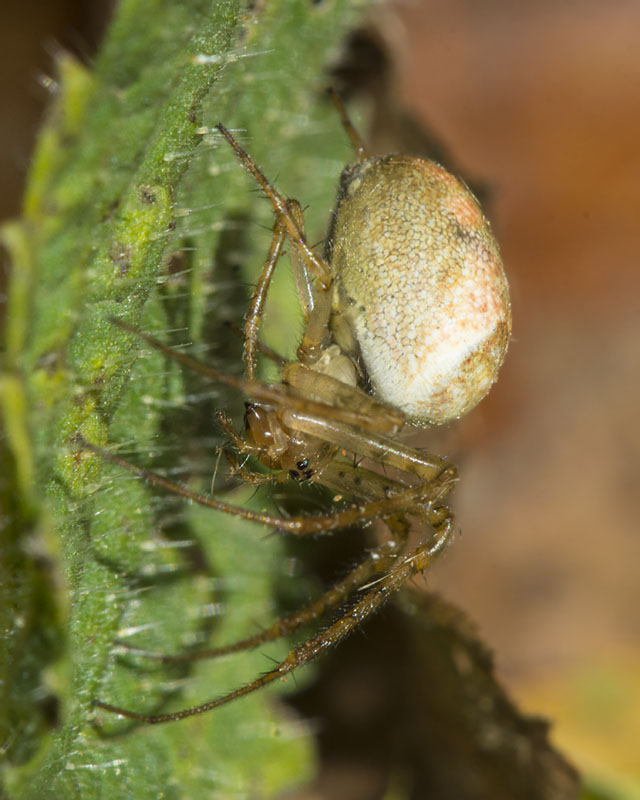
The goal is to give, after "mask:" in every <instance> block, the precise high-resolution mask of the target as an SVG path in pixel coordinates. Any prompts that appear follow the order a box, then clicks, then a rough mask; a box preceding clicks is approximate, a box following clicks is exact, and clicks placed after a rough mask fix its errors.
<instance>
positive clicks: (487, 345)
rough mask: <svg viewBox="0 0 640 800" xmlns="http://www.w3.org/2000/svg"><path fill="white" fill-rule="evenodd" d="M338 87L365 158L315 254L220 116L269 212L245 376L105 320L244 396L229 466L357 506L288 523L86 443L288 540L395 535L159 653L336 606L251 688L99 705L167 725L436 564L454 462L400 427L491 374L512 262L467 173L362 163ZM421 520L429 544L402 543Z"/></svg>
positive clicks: (328, 642) (448, 407) (314, 649)
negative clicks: (267, 316) (293, 345)
mask: <svg viewBox="0 0 640 800" xmlns="http://www.w3.org/2000/svg"><path fill="white" fill-rule="evenodd" d="M331 96H332V99H333V101H334V104H335V105H336V108H337V110H338V113H339V115H340V118H341V121H342V124H343V126H344V128H345V130H346V132H347V134H348V136H349V138H350V140H351V142H352V144H353V146H354V150H355V154H356V160H355V161H354V163H352V164H349V165H348V166H347V167H346V168H345V169H344V171H343V173H342V177H341V180H340V186H339V191H338V199H337V203H336V207H335V209H334V212H333V215H332V220H331V224H330V228H329V234H328V237H327V244H326V247H325V252H324V254H323V255H322V256H319V255H318V254H317V253H316V252H315V251H314V250H313V249H312V248H311V247H310V246H309V244H308V242H307V239H306V235H305V229H304V219H303V214H302V209H301V206H300V204H299V203H298V201H297V200H294V199H292V198H287V197H284V196H282V195H281V194H280V193H279V192H278V191H277V189H276V188H275V187H274V186H273V185H272V184H271V183H270V182H269V181H268V180H267V178H266V177H265V175H264V174H263V172H262V171H261V169H260V168H259V167H258V165H257V164H256V162H255V161H254V160H253V158H252V157H251V156H250V155H249V154H248V153H247V152H245V150H244V149H243V148H242V147H241V146H240V144H239V143H238V142H237V141H236V139H235V138H234V136H233V135H232V134H231V133H230V132H229V131H228V130H227V129H226V128H225V127H224V126H223V125H222V124H219V125H218V126H217V129H218V131H219V133H220V134H221V136H222V137H224V139H226V140H227V142H228V143H229V145H230V146H231V147H232V148H233V150H234V151H235V154H236V155H237V157H238V159H239V160H240V162H241V163H242V165H243V166H244V167H245V169H246V170H248V172H249V173H251V175H252V176H253V177H254V178H255V180H256V181H257V183H258V185H259V186H260V187H261V189H262V191H263V192H264V194H265V195H266V197H267V198H268V200H269V201H270V203H271V206H272V208H273V212H274V217H275V222H274V226H273V236H272V240H271V246H270V248H269V253H268V255H267V259H266V261H265V264H264V266H263V268H262V271H261V273H260V276H259V279H258V282H257V285H256V287H255V290H254V292H253V295H252V298H251V301H250V304H249V309H248V312H247V315H246V319H245V325H244V333H243V335H244V354H245V361H246V374H245V376H244V377H242V378H237V377H233V376H231V375H228V374H225V373H223V372H219V371H216V370H214V369H212V368H210V367H208V366H206V365H204V364H203V363H201V362H199V361H197V360H195V359H193V358H191V357H190V356H188V355H186V354H184V353H182V352H180V351H175V350H172V349H171V348H169V347H167V346H166V345H164V344H163V343H162V342H160V341H158V340H156V339H155V338H153V337H151V336H149V335H148V334H146V333H143V332H141V331H139V330H137V329H136V328H134V327H132V326H131V325H130V324H129V323H128V322H126V321H125V320H123V319H113V320H112V321H113V323H114V324H116V325H118V326H119V327H120V328H122V329H123V330H125V331H127V332H128V333H130V334H131V335H133V336H135V337H139V338H141V339H143V340H144V341H146V342H147V343H148V344H149V345H151V346H152V347H153V348H156V349H157V350H159V351H161V352H163V353H164V354H165V355H167V356H168V357H170V358H172V359H174V360H175V361H177V362H179V363H180V364H182V365H183V366H185V367H187V368H189V369H192V370H195V371H196V372H199V373H201V374H203V375H204V376H205V377H207V378H209V379H211V380H213V381H217V382H219V383H221V384H225V385H227V386H228V387H231V388H232V389H234V390H236V391H238V392H240V393H242V394H243V395H244V396H245V397H246V399H247V402H246V414H245V430H244V431H243V432H242V433H239V432H237V431H236V430H235V429H234V427H233V426H232V424H231V421H230V419H229V418H228V417H227V416H226V414H224V413H223V412H219V413H218V421H219V422H220V424H221V426H222V428H223V429H224V431H225V432H226V435H227V437H228V440H229V445H230V449H231V453H230V455H229V458H230V461H231V465H232V470H233V471H234V472H235V473H236V474H238V475H240V476H241V477H242V479H243V480H245V481H246V482H248V483H250V484H255V485H258V484H262V483H280V482H284V481H296V482H300V483H318V484H321V485H322V486H325V487H328V488H330V489H331V490H333V491H335V492H337V493H339V494H340V496H345V497H347V498H350V503H349V505H347V506H346V507H343V508H340V509H339V510H333V511H329V512H328V513H324V514H317V515H310V516H297V517H290V518H288V517H283V516H277V515H274V514H269V513H262V512H258V511H253V510H250V509H247V508H244V507H239V506H234V505H230V504H229V503H226V502H223V501H221V500H218V499H216V498H214V497H212V496H210V495H205V494H199V493H196V492H193V491H191V490H189V489H188V488H186V487H185V486H183V485H180V484H177V483H174V482H172V481H169V480H167V479H166V478H163V477H161V476H160V475H157V474H155V473H151V472H149V471H147V470H145V469H142V468H139V467H137V466H135V465H133V464H131V463H129V462H128V461H125V460H124V459H121V458H120V457H119V456H117V455H116V454H115V453H113V452H111V451H109V450H103V449H102V448H99V447H97V446H96V445H93V444H91V443H89V442H83V443H82V446H83V447H84V448H85V449H87V450H89V451H92V452H94V453H97V454H99V455H100V456H101V457H103V458H105V459H108V460H109V461H111V462H113V463H115V464H118V465H120V466H121V467H123V468H124V469H126V470H128V471H130V472H132V473H134V474H137V475H138V476H140V477H141V478H142V479H144V480H146V481H148V482H150V483H151V484H153V485H155V486H158V487H161V488H165V489H167V490H169V491H170V492H173V493H175V494H177V495H181V496H183V497H185V498H187V499H189V500H192V501H194V502H196V503H199V504H201V505H204V506H208V507H210V508H213V509H216V510H218V511H222V512H224V513H227V514H233V515H236V516H238V517H242V518H244V519H247V520H252V521H255V522H258V523H262V524H263V525H267V526H269V527H271V528H273V529H276V530H278V531H281V532H283V533H288V534H292V535H294V536H307V535H312V534H320V533H327V532H330V531H337V530H339V529H341V528H346V527H348V526H352V525H358V524H360V525H362V524H366V523H368V522H371V521H374V520H382V521H383V522H384V524H385V525H386V526H387V528H388V532H389V536H388V538H387V540H386V541H385V542H384V543H382V544H379V545H378V546H376V547H374V548H373V549H371V550H369V551H367V552H366V554H365V555H364V557H363V559H362V561H361V562H360V563H359V564H358V565H357V566H356V567H355V568H354V569H352V571H351V572H350V573H349V574H347V575H346V576H345V577H344V578H342V579H341V580H339V581H338V582H337V583H335V584H334V585H333V586H332V587H331V588H330V589H328V591H326V592H325V593H324V594H322V595H321V596H320V597H318V598H317V599H316V600H315V601H313V602H312V603H311V604H309V605H308V606H306V607H304V608H302V609H300V610H299V611H297V612H296V613H294V614H291V615H290V616H288V617H285V618H283V619H280V620H278V621H277V622H275V623H274V624H273V625H271V627H269V628H267V629H266V630H264V631H261V632H260V633H258V634H256V635H255V636H251V637H249V638H247V639H244V640H242V641H239V642H235V643H234V644H231V645H229V646H224V647H220V648H217V649H214V650H209V651H206V652H202V653H188V654H184V655H183V656H180V655H177V656H162V657H161V658H163V659H164V660H167V661H170V660H194V659H195V658H203V657H214V656H219V655H224V654H229V653H234V652H238V651H242V650H246V649H249V648H253V647H256V646H258V645H260V644H262V643H265V642H268V641H272V640H274V639H276V638H279V637H282V636H285V635H288V634H291V633H292V632H294V631H295V630H297V629H299V628H301V627H302V626H304V625H307V624H308V623H311V622H314V621H316V620H318V619H320V618H321V617H323V616H325V615H326V614H327V613H328V612H330V611H332V610H335V609H342V610H341V612H340V614H339V616H338V617H337V619H335V621H334V622H332V623H331V624H329V625H328V627H326V628H324V629H323V630H321V631H320V632H319V633H317V634H315V635H314V636H312V637H311V638H310V639H308V640H307V641H304V642H303V643H302V644H299V645H298V646H296V647H294V648H293V649H292V650H291V651H290V652H289V654H288V655H287V656H286V658H285V659H284V661H282V662H281V663H279V664H278V665H277V666H275V667H274V668H273V669H271V670H269V671H268V672H266V673H264V674H262V675H260V676H258V677H257V678H255V679H254V680H253V681H251V682H249V683H247V684H246V685H244V686H241V687H240V688H237V689H235V690H234V691H232V692H230V693H228V694H226V695H224V696H221V697H217V698H215V699H213V700H210V701H208V702H205V703H203V704H202V705H199V706H195V707H192V708H187V709H184V710H182V711H178V712H173V713H166V714H155V715H148V714H142V713H138V712H136V711H133V710H130V709H125V708H120V707H119V706H115V705H112V704H110V703H106V702H103V701H102V700H96V701H94V705H95V706H96V707H98V708H102V709H105V710H107V711H111V712H114V713H117V714H119V715H121V716H124V717H128V718H131V719H135V720H140V721H142V722H147V723H160V722H169V721H174V720H179V719H183V718H185V717H190V716H193V715H195V714H200V713H202V712H204V711H209V710H211V709H214V708H217V707H218V706H221V705H224V704H226V703H229V702H231V701H232V700H235V699H237V698H239V697H241V696H243V695H246V694H249V693H251V692H253V691H255V690H256V689H259V688H261V687H263V686H266V685H267V684H269V683H271V682H272V681H274V680H277V679H279V678H282V677H284V676H285V675H287V674H288V673H289V672H291V671H292V670H294V669H296V668H297V667H299V666H301V665H303V664H305V663H307V662H308V661H310V660H311V659H313V658H315V657H316V656H317V655H319V654H320V653H322V652H323V651H325V650H327V649H328V648H330V647H332V646H333V645H335V644H336V643H337V642H339V641H340V640H341V639H343V638H344V637H345V636H347V635H348V634H349V633H351V632H352V631H353V630H354V629H355V628H356V627H358V626H359V625H361V624H362V623H363V622H364V620H366V619H367V618H368V617H370V616H371V615H372V614H373V613H375V612H376V611H377V610H378V609H379V608H380V607H381V606H382V605H383V604H384V603H385V602H386V601H387V600H388V599H389V597H390V596H391V595H392V594H393V592H395V591H397V590H398V589H400V588H401V587H402V586H403V585H404V584H405V583H406V582H407V581H408V580H410V579H411V578H412V577H413V576H415V575H416V574H418V573H421V572H423V571H424V570H426V569H427V568H428V567H429V566H430V564H431V563H432V561H433V559H434V558H435V557H436V556H437V555H438V554H439V553H440V552H442V550H443V549H444V548H445V547H446V545H447V543H448V542H449V540H450V539H451V536H452V531H453V518H452V513H451V511H450V509H449V507H448V506H447V504H446V501H447V497H448V495H449V493H450V492H451V490H452V488H453V486H454V484H455V482H456V469H455V466H454V465H453V464H451V463H449V462H448V461H446V460H445V459H443V458H440V457H438V456H436V455H431V454H428V453H425V452H422V451H419V450H416V449H414V448H411V447H409V446H407V445H405V444H403V443H401V442H400V441H399V439H398V434H399V433H400V431H401V430H402V429H403V428H405V427H406V426H409V425H411V424H414V425H419V426H423V427H424V426H430V425H436V424H442V423H446V422H448V421H451V420H453V419H456V418H458V417H459V416H461V415H462V414H464V413H465V412H466V411H468V410H469V409H471V408H472V407H473V406H475V405H476V404H477V403H478V402H479V400H481V399H482V397H484V395H485V394H486V393H487V391H488V390H489V388H490V386H491V385H492V383H493V382H494V381H495V379H496V377H497V372H498V370H499V367H500V365H501V363H502V360H503V358H504V354H505V351H506V348H507V343H508V339H509V336H510V331H511V315H510V303H509V292H508V286H507V282H506V278H505V275H504V271H503V267H502V262H501V259H500V255H499V252H498V248H497V245H496V243H495V240H494V238H493V235H492V233H491V230H490V228H489V225H488V223H487V221H486V220H485V218H484V216H483V215H482V212H481V210H480V207H479V206H478V203H477V201H476V200H475V198H474V197H473V195H472V194H471V193H470V192H469V190H468V189H467V188H466V187H465V186H464V185H463V184H462V183H461V182H460V181H458V180H457V179H456V178H454V177H453V176H452V175H451V174H450V173H448V172H447V171H446V170H444V169H443V168H442V167H440V166H439V165H438V164H435V163H434V162H432V161H429V160H427V159H424V158H419V157H413V156H405V155H396V154H391V155H385V156H368V155H367V152H366V148H365V146H364V144H363V143H362V141H361V140H360V138H359V136H358V134H357V133H356V131H355V129H354V128H353V126H352V124H351V122H350V121H349V119H348V117H347V115H346V112H345V110H344V108H343V106H342V104H341V102H340V100H339V99H338V97H337V96H336V95H335V93H331ZM287 243H288V246H289V250H290V257H291V264H292V270H293V275H294V279H295V284H296V288H297V292H298V297H299V301H300V304H301V307H302V312H303V316H304V321H305V326H304V333H303V337H302V341H301V343H300V345H299V347H298V349H297V360H295V361H285V360H283V359H280V358H278V357H277V356H276V355H275V354H273V353H272V352H271V351H270V350H268V348H265V347H264V346H263V345H262V344H261V343H260V340H259V331H260V323H261V320H262V315H263V310H264V306H265V300H266V297H267V294H268V291H269V286H270V283H271V278H272V275H273V272H274V269H275V267H276V264H277V262H278V260H279V258H280V255H281V253H282V250H283V247H284V246H285V244H287ZM260 351H262V352H263V353H265V354H266V355H267V356H268V357H270V358H272V359H273V360H274V361H276V362H277V363H278V366H279V372H280V381H279V382H277V383H276V382H274V383H265V382H263V381H261V380H260V379H259V378H258V377H257V356H258V353H259V352H260ZM234 453H235V455H234ZM354 457H355V458H357V459H358V460H362V459H365V462H364V464H362V463H358V462H357V461H356V460H355V458H354ZM252 460H253V462H254V465H255V461H257V462H260V463H261V464H262V465H263V468H262V471H258V470H257V469H255V468H254V469H252V468H251V463H252ZM356 464H357V465H356ZM264 467H266V468H267V471H266V472H265V471H264ZM387 467H390V468H393V469H392V476H388V475H387V474H385V468H387ZM416 521H417V523H418V524H419V526H420V529H421V531H422V537H421V539H420V541H419V543H418V544H417V546H416V545H413V546H410V544H409V542H410V539H409V531H410V528H411V526H412V524H414V523H415V522H416Z"/></svg>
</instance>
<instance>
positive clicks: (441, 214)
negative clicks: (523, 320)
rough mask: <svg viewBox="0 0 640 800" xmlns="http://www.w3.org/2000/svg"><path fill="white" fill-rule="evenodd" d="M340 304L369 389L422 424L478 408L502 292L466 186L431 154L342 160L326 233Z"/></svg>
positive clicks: (492, 248)
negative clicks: (331, 222) (343, 166)
mask: <svg viewBox="0 0 640 800" xmlns="http://www.w3.org/2000/svg"><path fill="white" fill-rule="evenodd" d="M332 241H333V248H332V271H333V274H334V279H335V282H336V310H339V311H340V312H341V313H342V314H343V315H344V316H345V319H346V320H348V322H349V324H350V325H351V328H352V331H353V334H354V335H355V338H356V339H357V341H358V343H359V346H360V351H361V354H362V359H363V361H364V365H365V367H366V370H367V373H368V375H369V378H370V380H371V383H372V385H373V388H374V390H375V392H376V394H377V395H378V396H379V397H380V398H381V399H383V400H385V401H386V402H388V403H391V404H392V405H395V406H397V407H398V408H400V409H401V410H402V411H404V412H405V413H406V414H407V416H408V417H409V418H410V419H411V420H413V421H414V422H417V423H419V424H427V425H428V424H441V423H444V422H447V421H449V420H452V419H455V418H456V417H459V416H461V415H462V414H464V413H465V412H467V411H469V410H470V409H471V408H473V406H475V405H476V404H477V403H478V402H479V401H480V400H481V399H482V398H483V397H484V396H485V394H486V393H487V392H488V391H489V388H490V387H491V385H492V384H493V382H494V381H495V380H496V378H497V373H498V370H499V368H500V365H501V364H502V361H503V358H504V354H505V352H506V349H507V343H508V340H509V336H510V332H511V312H510V303H509V289H508V285H507V281H506V278H505V275H504V270H503V267H502V261H501V259H500V254H499V251H498V246H497V244H496V242H495V239H494V237H493V234H492V232H491V229H490V227H489V224H488V222H487V221H486V220H485V218H484V217H483V215H482V212H481V210H480V207H479V206H478V203H477V201H476V200H475V198H474V197H473V195H472V194H471V192H469V190H468V189H467V188H466V187H465V186H464V185H463V184H462V183H461V182H460V181H458V180H457V179H456V178H454V177H453V176H452V175H451V174H449V173H448V172H447V171H446V170H444V169H443V168H442V167H440V166H439V165H437V164H435V163H434V162H432V161H427V160H425V159H420V158H413V157H410V156H396V155H390V156H385V157H381V158H371V159H367V160H366V161H364V162H362V163H361V164H358V165H356V166H353V167H349V168H347V170H346V171H345V175H344V176H343V183H342V191H341V195H340V197H339V200H338V207H337V209H336V214H335V219H334V225H333V229H332Z"/></svg>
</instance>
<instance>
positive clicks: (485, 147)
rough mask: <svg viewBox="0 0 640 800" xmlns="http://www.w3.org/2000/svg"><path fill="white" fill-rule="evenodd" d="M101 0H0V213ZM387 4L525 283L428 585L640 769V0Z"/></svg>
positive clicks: (444, 439)
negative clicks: (60, 52) (67, 53)
mask: <svg viewBox="0 0 640 800" xmlns="http://www.w3.org/2000/svg"><path fill="white" fill-rule="evenodd" d="M108 6H109V4H108V3H106V2H105V3H98V2H88V0H87V2H84V3H83V2H77V1H76V2H73V1H72V0H66V2H62V1H59V2H53V0H51V1H50V2H46V3H45V2H36V0H31V2H24V3H22V4H21V5H19V6H18V5H17V4H16V7H15V8H4V9H3V20H2V27H1V34H0V35H1V37H2V42H1V43H0V45H1V46H0V93H1V101H2V109H3V125H2V126H0V180H1V184H2V186H3V192H2V193H1V194H0V216H2V217H7V216H11V215H14V214H16V213H18V209H19V196H20V191H21V182H22V178H23V175H24V171H25V169H26V167H27V164H28V157H29V152H30V149H31V147H32V144H33V141H34V136H35V132H36V130H37V122H38V119H39V118H40V116H41V114H42V109H43V107H44V104H45V103H46V100H47V91H46V89H45V88H44V87H43V82H42V81H41V80H40V76H41V75H42V74H45V75H46V74H50V73H51V53H52V52H53V51H54V49H55V48H56V47H57V46H59V45H63V46H65V47H67V48H70V49H72V50H74V51H75V52H76V53H79V54H80V55H81V56H82V57H84V58H85V60H90V58H91V54H92V53H93V52H94V50H95V46H96V42H97V41H98V39H99V36H100V32H101V30H102V27H103V25H104V22H105V20H106V19H107V16H108ZM375 21H376V23H377V30H378V31H379V35H381V36H382V38H383V40H384V42H385V45H386V47H387V49H388V52H389V54H390V56H391V65H392V67H391V69H392V74H393V77H394V84H393V90H392V95H393V97H394V98H395V102H396V103H401V104H403V105H404V106H406V108H407V109H408V110H409V111H411V112H412V113H413V114H414V115H415V117H416V118H417V119H419V120H420V121H421V122H422V123H423V124H424V125H425V126H426V127H427V129H428V130H429V131H430V133H431V134H433V135H435V136H436V137H437V138H438V139H439V140H440V141H441V142H442V143H444V145H445V146H446V148H447V149H448V151H449V155H450V157H451V159H452V160H453V162H454V163H455V164H456V165H457V168H458V169H459V171H461V172H462V173H463V174H464V176H465V177H466V178H467V179H468V180H470V181H472V182H473V183H474V185H476V183H477V184H478V185H480V186H484V187H485V189H486V195H487V197H486V200H485V204H486V207H487V212H488V214H489V216H490V217H491V219H492V221H493V224H494V228H495V231H496V233H497V236H498V239H499V241H500V242H501V244H502V248H503V254H504V259H505V263H506V267H507V271H508V274H509V277H510V281H511V286H512V292H513V314H514V338H513V342H512V344H511V349H510V352H509V354H508V357H507V362H506V365H505V367H504V370H503V373H502V376H501V379H500V381H499V383H498V384H497V386H496V387H495V388H494V389H493V391H492V393H491V395H490V396H489V398H487V399H486V400H485V401H484V402H483V403H482V404H481V406H480V407H479V408H478V409H477V410H476V411H474V412H473V413H472V414H471V415H469V417H468V418H467V419H465V420H463V421H461V422H460V423H459V424H458V425H456V426H454V427H453V428H452V429H451V430H449V431H446V432H444V434H438V435H437V437H436V440H437V443H438V444H437V447H444V448H445V451H447V452H449V453H451V454H452V455H453V456H455V457H457V459H458V462H459V463H460V466H461V470H462V480H461V483H460V487H459V489H458V491H457V509H458V519H459V523H460V528H461V531H462V536H461V537H459V540H458V542H457V543H456V546H455V547H453V548H451V550H450V551H449V553H448V554H447V556H446V558H445V560H444V561H443V562H442V563H441V564H439V565H438V568H437V570H436V572H435V576H434V578H433V579H432V581H431V583H430V585H431V586H432V587H435V588H437V589H438V590H439V591H440V592H442V593H443V594H444V595H445V596H446V597H448V598H450V599H452V600H454V601H455V602H456V603H459V604H460V605H461V606H462V607H463V608H465V609H467V610H468V612H469V614H470V615H471V616H472V618H473V619H475V620H476V622H477V623H478V625H479V627H480V630H481V632H482V635H483V636H484V638H485V639H486V641H487V642H488V643H489V644H490V645H491V646H492V647H493V648H494V650H495V653H496V660H497V664H498V667H499V669H500V672H501V674H502V675H503V677H504V678H505V680H506V681H507V683H508V685H510V687H511V690H512V692H513V694H514V696H515V697H516V698H517V699H518V701H519V702H520V703H521V704H522V705H523V706H524V707H525V708H527V709H529V710H531V711H535V712H539V713H544V714H547V715H548V716H549V717H551V718H553V719H554V720H555V721H556V727H555V731H556V740H557V741H559V742H560V743H561V744H562V745H563V746H564V747H565V748H567V749H568V750H569V751H570V752H571V754H572V756H573V758H574V759H575V760H577V761H578V762H579V763H580V764H581V765H582V766H584V767H586V768H587V769H589V770H590V771H591V772H592V773H594V774H598V775H602V776H603V777H604V778H607V779H609V778H611V779H612V780H615V781H621V782H624V780H625V779H626V778H629V779H631V778H632V777H633V776H634V775H635V777H636V778H637V779H638V781H640V754H639V752H638V751H639V750H640V747H639V745H638V742H640V576H639V572H640V570H639V565H640V536H638V518H639V516H640V491H639V489H638V486H637V483H638V466H637V465H638V460H639V455H640V422H639V421H638V418H639V413H638V405H639V403H638V399H639V395H640V392H639V391H638V389H639V383H640V378H639V369H638V366H639V362H640V358H639V356H640V291H639V290H640V270H639V269H638V249H639V245H640V235H639V231H640V145H639V143H640V109H639V107H638V99H639V98H640V52H639V51H640V47H639V45H638V42H639V38H638V37H639V33H640V4H639V3H638V2H637V0H609V1H608V2H607V1H606V0H581V1H580V2H579V1H578V0H569V1H568V2H564V3H557V2H551V0H540V1H538V2H528V3H524V2H523V3H513V2H509V0H485V2H477V0H475V1H474V0H414V2H396V3H394V4H393V5H388V6H385V7H382V8H380V9H378V11H377V12H376V15H375ZM45 83H46V81H45ZM427 442H429V443H430V444H431V445H432V446H433V442H434V437H433V436H429V437H428V438H427V439H426V440H425V443H427ZM436 449H437V448H436ZM636 786H637V784H636ZM628 796H629V797H631V794H629V795H628Z"/></svg>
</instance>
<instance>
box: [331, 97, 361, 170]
mask: <svg viewBox="0 0 640 800" xmlns="http://www.w3.org/2000/svg"><path fill="white" fill-rule="evenodd" d="M327 94H328V95H329V98H330V99H331V102H332V103H333V105H334V106H335V107H336V111H337V112H338V116H339V117H340V122H342V127H343V128H344V129H345V131H346V132H347V136H348V137H349V139H350V140H351V144H352V145H353V149H354V150H355V154H356V157H357V159H358V161H364V159H365V158H367V149H366V147H365V146H364V142H363V141H362V139H361V138H360V136H359V135H358V132H357V131H356V129H355V128H354V127H353V124H352V123H351V120H350V119H349V116H348V115H347V112H346V109H345V107H344V106H343V105H342V100H341V99H340V95H339V94H338V93H337V92H336V90H335V89H334V88H333V87H329V88H328V89H327Z"/></svg>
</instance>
